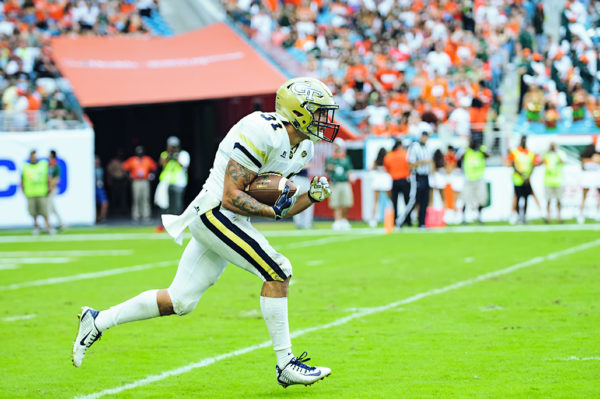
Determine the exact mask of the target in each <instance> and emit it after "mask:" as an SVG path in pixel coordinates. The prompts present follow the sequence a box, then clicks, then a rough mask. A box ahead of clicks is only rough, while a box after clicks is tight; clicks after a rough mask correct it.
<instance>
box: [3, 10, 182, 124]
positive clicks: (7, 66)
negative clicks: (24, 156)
mask: <svg viewBox="0 0 600 399" xmlns="http://www.w3.org/2000/svg"><path fill="white" fill-rule="evenodd" d="M0 13H1V14H0V45H1V47H2V51H1V54H0V65H1V66H2V68H3V74H2V77H1V80H0V90H1V96H2V113H1V114H0V130H2V131H24V130H41V129H57V128H60V129H68V128H77V127H79V126H81V124H82V122H83V118H84V115H83V112H82V109H81V107H80V106H79V104H78V102H77V99H76V98H75V96H74V94H73V92H72V90H71V87H70V85H69V82H68V81H67V80H66V79H64V78H62V77H61V75H60V73H59V71H58V69H57V68H56V66H55V64H54V62H53V60H52V54H51V47H50V38H51V37H54V36H59V35H97V36H114V35H146V34H153V35H161V36H169V35H171V34H172V33H173V32H172V30H171V29H170V27H169V26H168V25H167V23H166V22H165V21H164V20H163V19H162V17H161V15H160V13H158V12H157V4H156V2H155V1H153V0H137V1H134V0H109V1H99V0H93V1H92V0H79V1H69V0H6V1H4V3H3V4H2V6H1V7H0Z"/></svg>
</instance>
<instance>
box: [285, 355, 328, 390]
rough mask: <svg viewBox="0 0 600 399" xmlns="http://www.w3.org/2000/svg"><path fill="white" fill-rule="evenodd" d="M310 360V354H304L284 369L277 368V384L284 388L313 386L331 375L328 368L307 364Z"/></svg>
mask: <svg viewBox="0 0 600 399" xmlns="http://www.w3.org/2000/svg"><path fill="white" fill-rule="evenodd" d="M309 360H310V357H308V354H307V353H306V352H303V353H302V354H301V355H300V356H299V357H294V358H292V360H290V362H289V363H288V364H286V365H285V366H284V367H283V368H282V369H280V368H279V366H275V370H276V371H277V382H278V383H279V384H280V385H281V386H282V387H284V388H287V387H288V386H290V385H296V384H300V385H312V384H314V383H315V382H317V381H319V380H322V379H323V378H325V377H327V376H328V375H329V374H331V369H329V368H327V367H311V366H309V365H307V364H306V362H307V361H309Z"/></svg>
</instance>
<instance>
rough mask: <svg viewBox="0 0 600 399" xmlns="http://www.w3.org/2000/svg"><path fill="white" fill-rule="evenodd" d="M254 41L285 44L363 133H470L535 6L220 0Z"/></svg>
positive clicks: (490, 107) (496, 95) (491, 105)
mask: <svg viewBox="0 0 600 399" xmlns="http://www.w3.org/2000/svg"><path fill="white" fill-rule="evenodd" d="M225 6H226V8H227V10H228V14H229V16H230V17H231V18H232V19H234V20H235V21H236V22H237V24H238V25H239V26H240V27H241V28H242V29H243V30H244V31H245V32H246V33H248V34H249V36H251V37H253V38H255V39H261V38H262V39H263V40H264V38H269V40H270V41H271V43H272V44H274V45H277V46H282V47H284V48H286V49H287V50H288V51H289V53H290V54H291V55H292V56H293V57H295V58H296V59H298V60H300V62H301V63H302V64H303V65H304V66H305V67H306V68H308V70H309V72H311V73H314V74H316V75H317V76H318V77H319V78H321V79H322V80H324V81H326V82H327V83H328V84H329V86H330V87H331V89H332V91H333V92H334V94H335V95H336V98H337V101H338V102H339V103H340V104H341V107H340V108H341V113H342V114H344V115H345V116H347V117H348V118H349V119H351V120H352V121H354V122H355V123H356V125H357V126H358V127H359V129H360V130H361V131H362V133H364V134H372V135H379V136H401V135H406V134H410V135H418V134H420V133H421V132H422V131H423V130H428V131H438V130H439V129H441V128H442V127H444V128H446V129H449V130H451V131H452V132H453V133H455V134H458V135H460V136H465V138H467V139H468V136H469V135H470V134H471V132H476V133H477V134H480V133H481V132H482V131H483V130H484V128H485V126H486V122H490V121H494V120H495V117H496V116H497V113H498V110H499V106H500V103H501V101H502V93H501V91H500V83H501V80H502V78H503V76H504V74H505V68H506V65H507V64H508V63H509V62H512V61H513V60H514V61H516V59H515V57H516V56H518V53H519V51H520V41H519V37H520V34H521V33H522V32H523V31H528V30H530V27H531V26H532V24H533V20H534V17H535V14H534V13H532V12H531V10H534V9H535V8H536V3H534V2H533V1H531V0H525V1H523V2H512V1H504V0H502V1H495V2H491V1H486V0H478V1H474V2H470V1H467V2H459V1H454V0H435V1H423V0H417V1H406V0H400V1H391V0H387V1H378V2H375V1H373V0H342V1H328V0H283V1H276V0H273V1H258V0H244V1H234V0H229V1H226V3H225Z"/></svg>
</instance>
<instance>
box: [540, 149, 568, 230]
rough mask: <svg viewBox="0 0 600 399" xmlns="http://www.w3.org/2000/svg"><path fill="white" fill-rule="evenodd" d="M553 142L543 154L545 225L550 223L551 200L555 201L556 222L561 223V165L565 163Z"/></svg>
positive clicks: (562, 155)
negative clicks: (545, 202)
mask: <svg viewBox="0 0 600 399" xmlns="http://www.w3.org/2000/svg"><path fill="white" fill-rule="evenodd" d="M557 147H558V146H557V144H556V143H555V142H552V143H550V147H549V148H548V152H547V153H545V154H544V156H543V158H544V166H545V171H544V188H545V190H546V201H547V202H548V203H547V209H546V212H547V213H546V223H550V221H551V218H550V205H551V203H552V200H555V201H556V210H557V215H558V216H557V218H556V220H557V222H558V223H562V219H561V217H560V208H561V203H560V201H561V198H562V189H563V187H562V186H563V165H564V163H565V159H564V154H562V153H561V152H560V151H558V148H557Z"/></svg>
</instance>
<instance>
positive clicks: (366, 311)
mask: <svg viewBox="0 0 600 399" xmlns="http://www.w3.org/2000/svg"><path fill="white" fill-rule="evenodd" d="M598 245H600V239H597V240H594V241H591V242H587V243H585V244H580V245H577V246H574V247H571V248H567V249H564V250H562V251H557V252H552V253H550V254H548V255H545V256H538V257H535V258H532V259H529V260H527V261H525V262H521V263H517V264H515V265H512V266H509V267H506V268H504V269H500V270H497V271H495V272H490V273H485V274H481V275H479V276H477V277H474V278H471V279H468V280H463V281H459V282H457V283H454V284H451V285H447V286H445V287H442V288H435V289H432V290H430V291H425V292H422V293H420V294H416V295H413V296H411V297H408V298H405V299H402V300H399V301H396V302H392V303H389V304H387V305H382V306H378V307H373V308H363V309H362V310H359V311H357V312H355V313H353V314H351V315H348V316H346V317H342V318H340V319H337V320H334V321H332V322H331V323H327V324H321V325H318V326H315V327H310V328H306V329H304V330H298V331H295V332H293V333H291V334H290V336H291V338H296V337H299V336H302V335H305V334H308V333H311V332H314V331H319V330H324V329H327V328H331V327H336V326H340V325H343V324H346V323H348V322H350V321H352V320H355V319H360V318H363V317H366V316H370V315H372V314H377V313H382V312H385V311H388V310H391V309H394V308H396V307H398V306H400V305H405V304H408V303H412V302H416V301H418V300H421V299H423V298H427V297H430V296H433V295H438V294H443V293H446V292H448V291H453V290H456V289H459V288H463V287H468V286H470V285H473V284H475V283H478V282H481V281H484V280H487V279H490V278H493V277H497V276H502V275H505V274H509V273H512V272H515V271H517V270H520V269H523V268H526V267H529V266H533V265H536V264H538V263H541V262H544V261H549V260H555V259H557V258H560V257H561V256H565V255H571V254H574V253H576V252H579V251H584V250H586V249H590V248H594V247H596V246H598ZM269 346H271V341H266V342H263V343H261V344H257V345H253V346H248V347H246V348H242V349H238V350H236V351H232V352H228V353H224V354H221V355H218V356H214V357H209V358H205V359H202V360H200V361H198V362H195V363H190V364H188V365H185V366H182V367H179V368H176V369H172V370H168V371H165V372H162V373H160V374H155V375H150V376H148V377H146V378H142V379H141V380H137V381H134V382H131V383H129V384H125V385H121V386H118V387H115V388H109V389H105V390H102V391H99V392H95V393H91V394H88V395H83V396H77V397H76V399H96V398H100V397H103V396H106V395H113V394H118V393H121V392H123V391H127V390H130V389H135V388H137V387H141V386H144V385H148V384H151V383H153V382H157V381H161V380H164V379H166V378H169V377H172V376H177V375H181V374H184V373H187V372H189V371H192V370H195V369H198V368H201V367H206V366H209V365H211V364H213V363H216V362H218V361H220V360H223V359H228V358H231V357H236V356H240V355H243V354H246V353H249V352H253V351H255V350H257V349H262V348H266V347H269Z"/></svg>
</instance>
